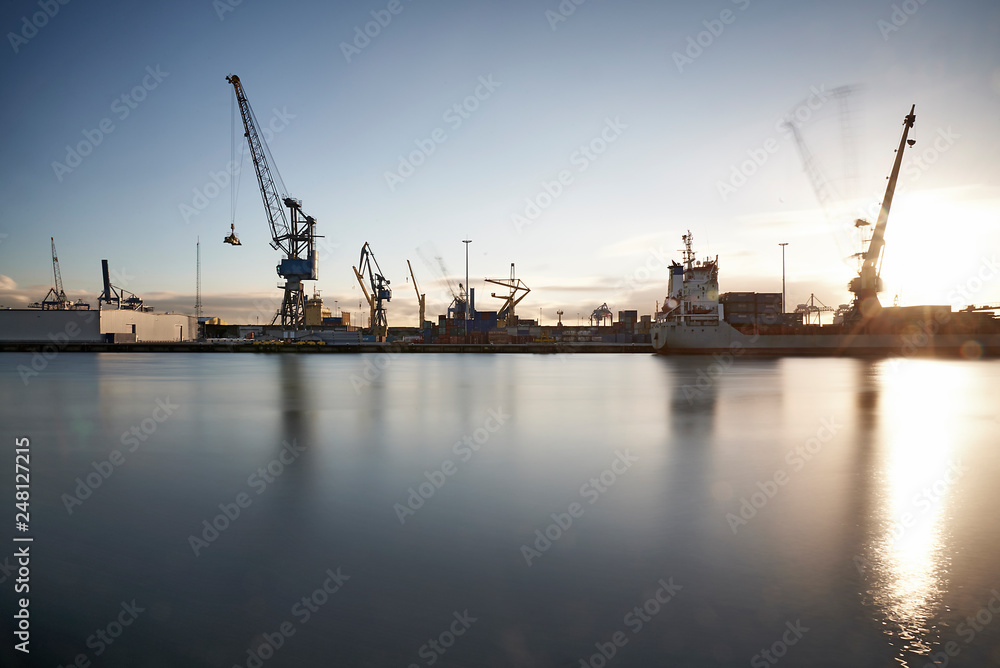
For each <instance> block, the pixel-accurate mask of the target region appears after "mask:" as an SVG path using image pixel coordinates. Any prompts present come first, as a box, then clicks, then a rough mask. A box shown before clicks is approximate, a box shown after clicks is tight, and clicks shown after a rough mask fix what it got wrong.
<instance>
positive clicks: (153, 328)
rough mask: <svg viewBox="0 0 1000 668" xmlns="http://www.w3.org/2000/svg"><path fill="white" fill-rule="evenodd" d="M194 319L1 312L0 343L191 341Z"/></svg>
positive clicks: (81, 312) (117, 312)
mask: <svg viewBox="0 0 1000 668" xmlns="http://www.w3.org/2000/svg"><path fill="white" fill-rule="evenodd" d="M197 338H198V320H197V318H195V317H194V316H193V315H180V314H174V313H150V312H148V311H133V310H131V309H113V310H100V311H98V310H55V309H51V310H50V309H6V310H3V311H0V341H10V342H22V343H53V342H54V343H132V342H150V343H152V342H169V341H194V340H196V339H197Z"/></svg>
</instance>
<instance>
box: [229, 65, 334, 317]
mask: <svg viewBox="0 0 1000 668" xmlns="http://www.w3.org/2000/svg"><path fill="white" fill-rule="evenodd" d="M226 81H227V82H229V83H230V84H232V86H233V90H234V91H235V93H236V100H237V102H239V106H240V116H241V117H242V118H243V128H244V130H245V133H244V136H245V137H246V138H247V144H248V145H249V146H250V155H251V157H252V158H253V166H254V169H255V170H256V172H257V183H258V185H259V186H260V194H261V198H262V199H263V201H264V211H265V212H267V219H268V223H269V224H270V226H271V247H272V248H274V249H275V250H280V251H282V252H284V253H285V258H284V259H283V260H281V263H280V264H279V265H278V266H277V267H276V269H277V272H278V276H280V277H281V278H283V279H285V284H284V285H283V286H279V287H282V288H284V291H285V295H284V299H283V300H282V302H281V310H280V311H278V312H277V313H276V314H275V316H274V319H273V320H272V321H271V324H274V323H275V322H276V321H277V320H278V318H279V316H280V318H281V325H282V327H285V328H290V329H299V328H301V327H302V326H303V325H304V324H305V289H304V288H303V286H302V281H315V280H316V279H317V278H319V262H318V257H317V256H316V219H315V218H313V217H312V216H307V215H306V214H305V213H304V212H303V211H302V202H301V201H300V200H296V199H292V198H291V197H289V196H288V195H287V189H286V188H285V187H284V183H283V182H282V181H281V174H280V173H278V169H277V167H275V166H274V165H273V162H274V159H273V157H270V151H269V150H268V148H267V144H266V143H264V141H263V140H262V139H261V137H260V134H259V133H258V131H257V125H258V124H257V120H256V116H255V115H254V113H253V110H252V109H251V108H250V102H248V101H247V97H246V94H245V93H244V91H243V84H241V83H240V78H239V77H238V76H236V75H235V74H232V75H230V76H228V77H226ZM272 172H273V173H274V174H276V175H277V177H278V183H280V184H281V186H282V188H281V193H279V192H278V188H277V187H276V186H275V181H274V178H273V176H272ZM282 204H284V206H285V207H286V208H287V209H288V211H289V214H288V215H286V214H285V209H284V208H282ZM231 239H235V230H234V233H233V234H232V235H230V237H227V238H226V240H225V241H226V243H233V245H236V244H238V243H239V241H238V239H237V240H235V243H234V242H233V241H231Z"/></svg>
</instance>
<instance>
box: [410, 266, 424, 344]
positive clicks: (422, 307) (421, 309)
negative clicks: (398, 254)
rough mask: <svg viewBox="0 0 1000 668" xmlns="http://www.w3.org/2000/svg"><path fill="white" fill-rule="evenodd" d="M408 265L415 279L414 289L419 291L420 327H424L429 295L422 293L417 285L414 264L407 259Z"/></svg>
mask: <svg viewBox="0 0 1000 668" xmlns="http://www.w3.org/2000/svg"><path fill="white" fill-rule="evenodd" d="M406 266H407V267H409V268H410V278H412V279H413V289H414V290H415V291H416V293H417V304H418V305H419V306H420V324H419V325H418V327H419V328H420V329H423V328H424V311H425V310H426V306H427V295H426V294H420V288H418V287H417V277H416V276H414V274H413V265H411V264H410V261H409V260H407V261H406Z"/></svg>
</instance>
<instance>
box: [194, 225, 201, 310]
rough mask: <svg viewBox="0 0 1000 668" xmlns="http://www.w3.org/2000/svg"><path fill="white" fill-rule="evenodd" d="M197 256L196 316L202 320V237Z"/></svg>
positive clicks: (199, 238)
mask: <svg viewBox="0 0 1000 668" xmlns="http://www.w3.org/2000/svg"><path fill="white" fill-rule="evenodd" d="M195 249H196V250H195V256H196V258H197V259H196V266H197V270H196V276H197V278H196V281H197V283H196V286H195V298H194V314H195V316H196V317H198V318H201V237H198V243H197V244H196V245H195Z"/></svg>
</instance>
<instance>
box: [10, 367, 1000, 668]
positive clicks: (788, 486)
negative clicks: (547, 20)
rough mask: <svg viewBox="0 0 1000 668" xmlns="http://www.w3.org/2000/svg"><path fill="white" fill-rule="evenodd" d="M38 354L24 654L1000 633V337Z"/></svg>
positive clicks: (999, 643)
mask: <svg viewBox="0 0 1000 668" xmlns="http://www.w3.org/2000/svg"><path fill="white" fill-rule="evenodd" d="M30 360H31V355H28V354H4V355H2V356H0V364H2V366H0V369H2V377H0V394H2V397H0V399H2V401H0V415H2V424H3V438H4V441H5V444H4V445H5V448H6V451H7V452H8V454H7V457H8V458H9V459H8V462H9V463H7V464H4V467H5V470H7V471H8V475H6V476H4V479H3V483H2V486H3V490H4V492H3V496H4V498H6V499H10V498H11V497H12V496H13V493H12V491H13V490H12V487H13V479H12V478H13V476H12V475H11V472H12V471H13V468H14V467H13V464H14V455H13V447H14V439H15V437H21V436H27V437H28V438H30V440H31V446H30V449H31V453H32V457H31V462H30V465H31V474H32V476H31V495H32V496H31V504H32V505H31V530H30V534H31V535H33V536H34V538H35V542H34V543H33V544H32V546H31V554H32V560H31V565H30V568H31V576H30V577H31V582H30V587H31V592H30V614H31V622H32V626H31V630H32V635H31V645H30V647H31V649H32V652H31V655H30V657H31V662H26V661H24V660H23V659H24V655H21V654H16V653H14V652H13V651H12V648H11V645H12V644H13V641H12V640H11V636H10V634H9V633H8V634H7V638H6V639H5V641H4V647H3V650H2V653H0V657H7V658H4V660H3V665H39V666H57V665H70V664H71V663H72V662H73V661H74V660H76V657H77V656H78V655H84V659H85V660H89V661H92V662H93V663H92V665H95V666H155V667H161V666H164V667H165V666H192V667H197V666H219V667H223V668H229V667H231V666H244V667H248V668H253V667H254V666H257V667H258V668H259V667H260V666H265V667H268V668H270V667H271V666H296V667H298V666H401V667H406V666H410V665H416V666H428V665H436V666H581V665H582V666H603V665H608V666H654V665H656V666H746V665H751V666H770V665H774V664H775V663H780V664H781V665H783V666H899V665H905V666H924V665H925V664H926V663H927V662H929V661H931V660H932V658H933V657H934V656H935V655H937V659H938V661H939V662H940V663H942V664H943V663H945V661H947V665H951V666H986V665H996V664H998V663H1000V522H998V521H997V513H998V508H1000V485H998V482H1000V438H998V434H1000V400H998V399H997V394H996V388H997V386H998V384H1000V363H998V362H955V361H933V360H927V361H923V360H895V361H893V360H887V361H861V360H838V359H818V360H797V359H783V360H738V361H737V362H736V363H735V364H734V365H732V366H730V367H729V368H726V369H721V368H720V367H719V366H718V365H716V366H712V360H705V359H666V358H659V357H654V356H647V355H620V356H619V355H577V356H565V357H559V356H530V355H524V356H522V355H516V356H515V355H495V356H491V355H403V356H399V357H397V358H386V357H381V356H374V355H366V356H346V355H343V356H336V355H323V356H290V355H288V356H275V355H269V356H265V355H227V354H219V355H204V354H195V355H181V354H170V355H155V354H148V355H125V354H104V355H89V354H65V353H64V354H62V355H60V356H59V357H57V358H56V359H54V360H53V361H52V362H51V363H50V364H49V365H48V367H47V368H45V369H44V370H43V371H42V372H41V373H40V374H39V375H37V376H33V377H30V378H29V379H28V383H27V385H25V383H24V382H22V380H21V378H20V376H19V374H18V372H17V366H18V365H20V364H30ZM116 450H117V451H118V452H119V454H117V455H116V454H114V451H116ZM109 458H113V459H114V461H117V462H118V463H119V464H120V465H117V466H116V465H115V464H113V463H103V462H108V460H109ZM95 463H96V466H95ZM102 463H103V464H102ZM100 471H104V473H106V474H107V475H106V476H104V475H102V473H101V472H100ZM88 476H89V481H88ZM90 483H99V486H98V485H92V484H90ZM411 490H412V491H411ZM88 493H89V494H88ZM425 497H426V498H425ZM220 504H221V509H220ZM241 505H242V507H241ZM237 511H238V512H239V515H238V516H236V512H237ZM14 512H15V511H14V509H13V508H10V507H8V509H7V510H6V511H5V516H7V517H8V518H9V519H8V521H9V522H11V524H8V526H9V527H11V528H9V529H7V530H6V531H5V532H4V534H3V535H2V536H0V538H3V541H4V544H5V545H7V546H8V547H4V548H0V559H2V558H3V557H4V556H8V555H9V554H12V553H13V547H11V546H12V545H13V543H11V542H9V541H10V537H11V536H13V535H14V534H15V533H16V532H15V530H14V529H13V527H12V521H13V514H14ZM227 512H228V513H229V514H230V516H231V517H233V518H234V519H230V518H227V517H225V515H224V513H227ZM220 515H221V517H220ZM213 522H214V523H215V524H216V527H211V524H212V523H213ZM206 524H207V525H208V527H209V528H206ZM546 534H548V535H547V536H546ZM196 552H197V554H196ZM12 561H13V560H9V561H8V562H6V563H7V564H10V563H11V562H12ZM8 568H9V567H8ZM0 577H2V578H3V579H4V580H5V581H4V582H3V584H2V587H3V591H4V597H3V605H4V609H3V611H2V612H3V615H4V619H5V620H8V621H7V622H5V624H7V623H9V622H10V620H11V616H10V615H12V614H13V611H14V607H13V606H14V604H13V602H12V599H13V598H14V595H13V591H12V587H13V580H14V577H15V576H14V575H13V574H10V575H8V573H7V571H6V570H5V571H4V572H2V573H0ZM324 586H325V588H326V589H325V590H324ZM331 592H332V593H331ZM133 601H134V603H133ZM990 607H992V608H993V611H992V612H991V611H990ZM977 615H978V619H977ZM970 617H971V620H970V619H968V618H970ZM126 622H127V623H126ZM5 628H6V627H5ZM98 632H100V633H98ZM268 642H269V643H270V644H267V643H268ZM616 643H617V644H616ZM273 647H276V649H273ZM949 650H950V651H951V653H952V655H953V656H948V654H947V651H949ZM602 651H603V652H604V654H605V655H611V658H610V659H606V658H605V656H604V655H602V654H601V652H602ZM764 652H766V654H765V653H764ZM98 653H99V654H98ZM258 657H261V658H258Z"/></svg>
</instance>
